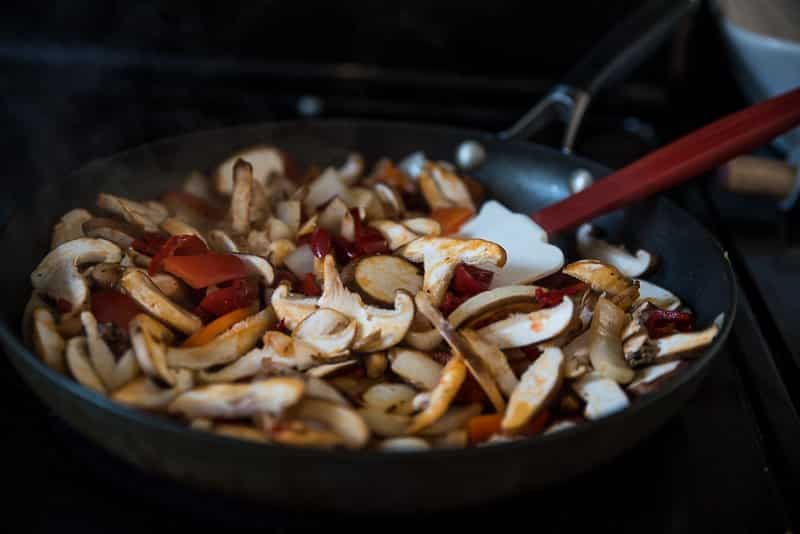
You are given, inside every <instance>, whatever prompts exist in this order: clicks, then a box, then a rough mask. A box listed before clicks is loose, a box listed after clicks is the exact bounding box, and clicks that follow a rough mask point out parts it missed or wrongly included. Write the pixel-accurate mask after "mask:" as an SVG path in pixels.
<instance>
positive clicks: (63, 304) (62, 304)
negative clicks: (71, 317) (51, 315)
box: [56, 299, 72, 313]
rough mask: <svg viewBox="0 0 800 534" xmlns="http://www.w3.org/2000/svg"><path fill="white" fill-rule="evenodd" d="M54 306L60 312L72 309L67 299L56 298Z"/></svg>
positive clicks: (67, 311)
mask: <svg viewBox="0 0 800 534" xmlns="http://www.w3.org/2000/svg"><path fill="white" fill-rule="evenodd" d="M56 308H57V309H58V311H59V312H60V313H69V312H71V311H72V304H70V302H69V301H68V300H65V299H58V300H57V301H56Z"/></svg>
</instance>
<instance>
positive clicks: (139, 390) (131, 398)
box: [111, 369, 193, 411]
mask: <svg viewBox="0 0 800 534" xmlns="http://www.w3.org/2000/svg"><path fill="white" fill-rule="evenodd" d="M192 384H193V380H192V372H191V371H189V370H187V369H181V370H179V371H177V373H176V380H175V385H174V386H173V387H171V388H163V387H161V386H159V385H158V384H156V383H155V382H154V381H153V380H152V379H151V378H149V377H146V376H141V377H139V378H136V379H134V380H132V381H131V382H128V383H127V384H126V385H124V386H122V387H121V388H120V389H118V390H117V391H115V392H114V393H112V394H111V399H112V400H114V401H116V402H119V403H122V404H125V405H128V406H132V407H134V408H141V409H144V410H154V411H163V410H166V409H167V406H169V404H170V403H171V402H172V401H173V400H174V399H175V398H176V397H177V396H178V395H180V394H181V393H183V392H184V391H187V390H189V389H190V388H191V387H192Z"/></svg>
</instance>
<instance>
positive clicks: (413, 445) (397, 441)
mask: <svg viewBox="0 0 800 534" xmlns="http://www.w3.org/2000/svg"><path fill="white" fill-rule="evenodd" d="M430 448H431V446H430V444H429V443H428V442H427V441H425V440H424V439H422V438H415V437H403V438H390V439H385V440H383V441H381V442H380V444H379V445H378V449H379V450H382V451H389V452H415V451H427V450H430Z"/></svg>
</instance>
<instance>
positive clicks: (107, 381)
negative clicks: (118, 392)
mask: <svg viewBox="0 0 800 534" xmlns="http://www.w3.org/2000/svg"><path fill="white" fill-rule="evenodd" d="M80 317H81V323H82V324H83V329H84V331H85V332H86V341H87V343H88V347H89V355H90V361H91V364H92V367H93V368H94V370H95V371H96V372H97V376H99V377H100V379H101V380H102V381H103V384H104V385H105V387H106V389H107V390H110V391H114V390H115V389H117V388H119V387H121V386H123V385H124V384H126V383H128V382H129V381H130V380H132V379H133V378H134V377H135V376H136V374H137V373H138V370H139V366H138V364H137V363H136V358H135V357H132V355H131V356H129V355H127V354H126V355H123V357H122V358H120V360H119V361H117V359H116V358H115V357H114V353H113V352H111V349H110V348H109V347H108V344H107V343H106V342H105V340H104V339H103V337H102V336H101V335H100V331H99V329H98V326H97V320H96V319H95V317H94V315H93V314H92V312H89V311H85V312H81V316H80ZM126 357H127V359H126Z"/></svg>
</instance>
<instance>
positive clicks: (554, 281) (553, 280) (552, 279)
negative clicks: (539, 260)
mask: <svg viewBox="0 0 800 534" xmlns="http://www.w3.org/2000/svg"><path fill="white" fill-rule="evenodd" d="M579 281H580V280H578V279H577V278H573V277H572V276H570V275H568V274H564V273H562V272H561V271H559V272H556V273H553V274H551V275H549V276H545V277H544V278H541V279H539V280H537V281H536V285H537V286H542V287H545V288H547V289H564V288H565V287H570V286H574V285H575V284H577V283H578V282H579Z"/></svg>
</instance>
